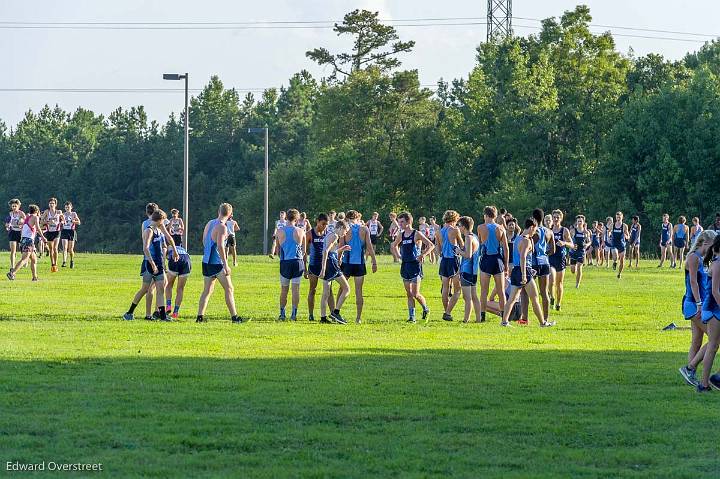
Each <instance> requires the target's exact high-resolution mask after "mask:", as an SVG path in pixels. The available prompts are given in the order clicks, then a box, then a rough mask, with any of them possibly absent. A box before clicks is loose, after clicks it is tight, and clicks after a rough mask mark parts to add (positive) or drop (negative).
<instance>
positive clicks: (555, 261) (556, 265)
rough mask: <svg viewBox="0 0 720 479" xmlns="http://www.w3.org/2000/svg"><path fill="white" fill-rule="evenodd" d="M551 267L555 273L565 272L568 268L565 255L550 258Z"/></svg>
mask: <svg viewBox="0 0 720 479" xmlns="http://www.w3.org/2000/svg"><path fill="white" fill-rule="evenodd" d="M548 259H549V260H550V267H551V268H552V269H554V270H555V271H565V268H566V267H567V259H566V258H565V255H564V254H558V255H552V256H548Z"/></svg>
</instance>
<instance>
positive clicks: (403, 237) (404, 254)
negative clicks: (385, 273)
mask: <svg viewBox="0 0 720 479" xmlns="http://www.w3.org/2000/svg"><path fill="white" fill-rule="evenodd" d="M412 222H413V217H412V215H411V214H410V213H408V212H407V211H403V212H402V213H400V214H399V215H398V226H399V228H400V231H399V234H398V235H397V237H396V238H395V241H393V243H392V245H391V248H392V249H393V250H395V254H396V255H397V256H398V257H400V260H401V261H402V264H401V265H400V276H401V277H402V280H403V285H404V286H405V294H406V296H407V306H408V313H409V316H408V320H407V321H408V323H414V322H415V321H416V320H415V301H417V302H418V303H420V306H421V307H422V310H423V315H422V317H423V319H424V320H427V317H428V313H429V312H430V310H429V309H428V307H427V302H426V301H425V297H424V296H423V295H422V294H420V283H421V281H422V277H423V271H422V263H423V261H424V260H425V257H426V256H427V255H429V254H430V251H432V249H433V248H434V247H435V245H434V244H432V242H431V241H430V240H429V239H428V238H427V237H426V236H425V235H424V234H422V233H421V232H420V231H418V230H415V229H413V227H412ZM418 243H419V244H420V245H421V248H422V250H421V249H419V248H418Z"/></svg>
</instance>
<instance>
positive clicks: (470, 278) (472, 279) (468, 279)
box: [460, 273, 477, 286]
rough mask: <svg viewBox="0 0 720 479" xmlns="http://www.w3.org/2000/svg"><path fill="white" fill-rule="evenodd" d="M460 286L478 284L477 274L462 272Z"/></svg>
mask: <svg viewBox="0 0 720 479" xmlns="http://www.w3.org/2000/svg"><path fill="white" fill-rule="evenodd" d="M460 286H477V275H476V274H472V273H460Z"/></svg>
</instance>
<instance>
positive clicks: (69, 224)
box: [62, 211, 77, 230]
mask: <svg viewBox="0 0 720 479" xmlns="http://www.w3.org/2000/svg"><path fill="white" fill-rule="evenodd" d="M76 219H77V213H75V212H74V211H70V212H69V213H68V212H67V211H66V212H64V213H63V225H62V228H63V229H64V230H74V229H75V220H76Z"/></svg>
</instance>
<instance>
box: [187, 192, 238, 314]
mask: <svg viewBox="0 0 720 479" xmlns="http://www.w3.org/2000/svg"><path fill="white" fill-rule="evenodd" d="M232 212H233V207H232V205H230V204H229V203H223V204H221V205H220V207H219V208H218V216H217V218H215V219H214V220H210V221H208V223H207V224H206V225H205V229H204V230H203V260H202V272H203V285H204V288H203V292H202V294H201V295H200V302H199V304H198V314H197V319H196V320H195V322H197V323H204V322H206V319H205V309H206V308H207V303H208V300H209V299H210V296H211V295H212V292H213V289H214V284H215V281H217V282H218V283H220V285H221V286H222V287H223V289H224V290H225V304H226V305H227V307H228V311H229V312H230V319H231V321H232V322H233V324H239V323H242V322H243V321H244V319H243V318H240V317H239V316H238V314H237V310H236V309H235V288H234V287H233V283H232V278H230V265H229V264H228V258H227V254H226V252H225V248H224V247H223V246H224V245H225V240H226V239H227V234H228V233H227V226H226V225H225V223H226V222H227V220H228V218H230V216H231V215H232Z"/></svg>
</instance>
